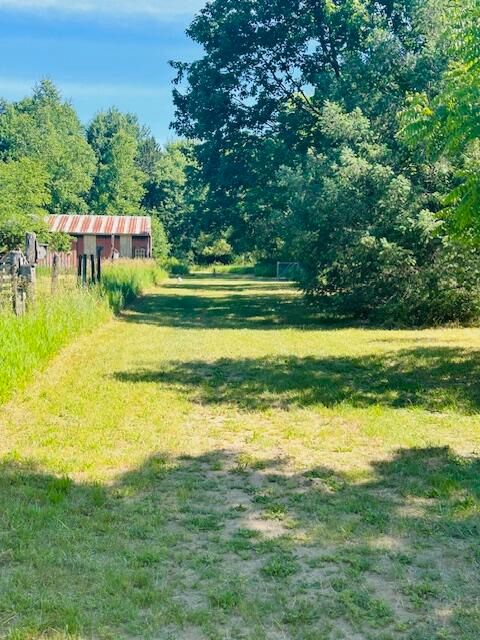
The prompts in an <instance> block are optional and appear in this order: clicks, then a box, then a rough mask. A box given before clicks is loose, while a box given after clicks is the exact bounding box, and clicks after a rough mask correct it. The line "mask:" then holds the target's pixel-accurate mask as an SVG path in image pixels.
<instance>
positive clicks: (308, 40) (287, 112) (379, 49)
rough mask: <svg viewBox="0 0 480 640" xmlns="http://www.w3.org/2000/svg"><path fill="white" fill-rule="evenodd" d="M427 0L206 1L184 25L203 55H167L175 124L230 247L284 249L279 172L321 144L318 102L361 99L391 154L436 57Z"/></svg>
mask: <svg viewBox="0 0 480 640" xmlns="http://www.w3.org/2000/svg"><path fill="white" fill-rule="evenodd" d="M434 5H436V2H435V1H434V0H432V2H431V3H429V11H426V10H425V9H424V7H423V6H422V3H418V1H417V0H400V1H395V2H392V0H379V1H378V2H371V1H370V0H348V1H346V2H332V1H331V0H275V1H273V2H272V1H271V0H255V1H254V0H214V1H213V2H210V3H209V4H208V5H207V6H206V7H205V9H204V10H203V11H201V12H200V14H199V15H198V17H197V18H196V19H195V20H194V22H193V23H192V25H191V27H190V29H189V31H188V32H189V35H190V36H191V37H192V39H194V40H195V41H196V42H197V43H199V44H200V45H201V46H203V48H204V55H203V56H202V57H201V58H199V59H198V60H196V61H194V62H191V63H178V62H177V63H174V67H175V69H176V70H177V78H176V83H177V86H176V89H175V91H174V100H175V104H176V120H175V127H176V129H177V131H178V132H179V133H180V134H182V135H185V136H188V137H190V138H195V139H198V140H199V141H200V144H199V145H198V147H197V157H198V159H199V163H200V168H201V172H202V178H203V180H204V182H205V183H206V184H207V185H208V190H207V192H206V196H207V197H206V202H205V205H204V210H205V211H208V216H207V218H208V221H209V223H210V224H211V225H212V226H215V227H216V231H218V232H221V231H222V230H223V231H224V230H226V229H228V228H232V229H233V233H232V236H231V241H232V243H233V244H234V246H235V249H236V250H239V251H245V250H257V251H260V252H262V251H265V252H270V254H271V256H272V257H273V256H275V257H280V255H281V254H282V252H283V251H284V249H285V244H284V242H283V240H282V237H281V234H282V233H283V231H282V230H283V227H284V217H285V201H284V197H285V194H284V192H283V190H282V188H281V187H280V185H279V183H278V181H277V180H276V175H277V173H278V170H279V169H280V168H281V167H282V166H283V165H287V166H288V165H292V164H295V163H296V162H297V160H298V158H299V157H301V156H304V155H305V154H306V153H308V152H309V151H310V150H313V151H315V150H316V149H318V148H319V146H321V144H322V136H323V132H322V130H321V127H319V119H320V118H321V115H322V110H323V106H324V104H325V102H326V101H331V102H335V103H338V104H340V105H342V106H343V107H344V109H345V110H346V111H347V112H351V111H353V110H355V109H356V108H360V109H361V110H362V113H364V114H365V115H366V116H367V117H368V118H369V121H370V123H371V126H372V127H373V128H374V129H375V130H376V131H377V132H378V133H379V135H381V136H382V137H383V140H384V141H385V142H386V143H387V144H388V146H389V147H390V149H391V150H392V152H393V153H395V154H397V155H400V153H401V151H400V150H399V148H398V147H399V144H398V141H397V139H396V132H397V120H396V114H397V112H398V111H399V109H401V108H402V107H403V104H404V96H405V92H406V91H409V90H411V91H415V90H419V89H423V88H424V87H426V86H428V85H429V84H430V83H433V82H434V81H435V78H437V76H438V74H439V72H440V70H441V69H443V66H444V64H445V57H444V56H443V55H439V53H438V50H436V49H435V47H434V46H433V43H434V42H435V41H436V38H437V34H436V32H435V30H434V28H433V26H432V25H433V22H434V20H433V15H432V14H433V11H434V8H435V6H434ZM435 15H436V14H435ZM399 162H401V160H400V158H399ZM210 230H212V229H210ZM277 230H278V233H277Z"/></svg>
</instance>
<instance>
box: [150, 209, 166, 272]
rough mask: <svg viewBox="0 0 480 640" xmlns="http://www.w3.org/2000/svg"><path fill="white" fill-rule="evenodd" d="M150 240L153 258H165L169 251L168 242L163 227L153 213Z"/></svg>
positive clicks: (158, 259) (162, 259) (160, 259)
mask: <svg viewBox="0 0 480 640" xmlns="http://www.w3.org/2000/svg"><path fill="white" fill-rule="evenodd" d="M152 242H153V257H154V258H155V260H157V261H159V262H162V261H164V260H166V258H168V255H169V253H170V244H169V242H168V238H167V234H166V233H165V227H164V226H163V224H162V222H160V220H159V219H158V217H157V216H155V215H154V216H153V217H152Z"/></svg>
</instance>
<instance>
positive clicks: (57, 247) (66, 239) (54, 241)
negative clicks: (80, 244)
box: [47, 231, 72, 253]
mask: <svg viewBox="0 0 480 640" xmlns="http://www.w3.org/2000/svg"><path fill="white" fill-rule="evenodd" d="M47 244H48V248H49V249H50V251H54V252H58V253H62V252H65V253H66V252H68V251H70V250H71V248H72V236H69V235H68V233H63V232H61V231H55V232H50V233H49V234H48V236H47Z"/></svg>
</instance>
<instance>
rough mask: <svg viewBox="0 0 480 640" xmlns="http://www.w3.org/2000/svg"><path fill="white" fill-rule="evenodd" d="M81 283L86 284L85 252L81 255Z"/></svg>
mask: <svg viewBox="0 0 480 640" xmlns="http://www.w3.org/2000/svg"><path fill="white" fill-rule="evenodd" d="M82 284H83V286H84V287H85V286H87V254H86V253H84V254H83V256H82Z"/></svg>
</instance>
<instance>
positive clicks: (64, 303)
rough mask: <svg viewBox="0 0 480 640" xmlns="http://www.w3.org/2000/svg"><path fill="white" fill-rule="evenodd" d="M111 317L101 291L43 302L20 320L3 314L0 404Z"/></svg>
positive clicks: (67, 294)
mask: <svg viewBox="0 0 480 640" xmlns="http://www.w3.org/2000/svg"><path fill="white" fill-rule="evenodd" d="M109 315H110V310H109V308H108V304H107V302H106V300H104V299H103V298H102V297H101V295H100V294H99V292H98V291H96V290H85V289H82V290H80V289H75V290H72V291H63V292H61V293H60V294H59V295H58V296H55V297H53V298H48V299H43V300H39V301H38V302H37V303H36V305H35V307H34V309H32V310H30V311H29V312H28V313H27V314H26V315H25V316H22V317H21V318H17V317H16V316H14V315H13V313H11V312H7V311H3V312H1V313H0V362H1V363H2V375H1V376H0V402H2V401H4V400H5V399H6V398H7V397H8V396H9V395H10V393H11V392H12V391H13V390H14V389H15V388H17V387H19V386H21V385H22V384H23V383H24V382H26V381H27V380H28V379H29V378H30V376H31V375H32V372H34V371H36V370H38V369H39V368H41V367H42V366H43V365H45V364H46V363H47V362H48V361H49V360H50V358H51V357H52V356H54V355H55V354H56V353H58V351H59V350H60V349H61V348H62V347H63V346H64V345H65V344H67V343H68V342H69V341H70V340H71V339H72V338H74V337H75V336H77V335H78V334H79V333H82V332H84V331H86V330H89V329H92V328H93V327H95V326H97V325H98V324H100V323H101V322H103V321H104V320H106V319H107V318H108V317H109Z"/></svg>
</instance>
